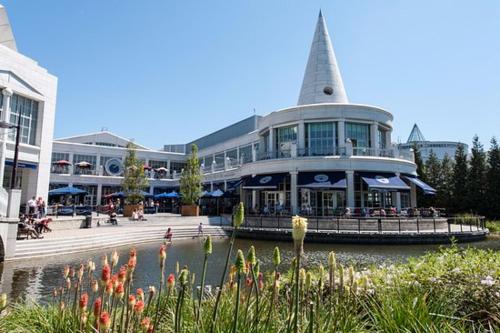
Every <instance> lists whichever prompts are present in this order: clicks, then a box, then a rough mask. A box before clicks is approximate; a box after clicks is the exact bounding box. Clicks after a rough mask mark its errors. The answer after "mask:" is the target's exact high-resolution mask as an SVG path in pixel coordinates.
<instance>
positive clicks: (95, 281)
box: [92, 280, 99, 293]
mask: <svg viewBox="0 0 500 333" xmlns="http://www.w3.org/2000/svg"><path fill="white" fill-rule="evenodd" d="M98 290H99V283H97V280H93V281H92V292H93V293H96V292H97V291H98Z"/></svg>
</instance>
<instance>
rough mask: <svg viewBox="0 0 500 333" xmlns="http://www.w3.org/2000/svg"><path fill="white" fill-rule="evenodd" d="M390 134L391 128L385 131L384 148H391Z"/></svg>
mask: <svg viewBox="0 0 500 333" xmlns="http://www.w3.org/2000/svg"><path fill="white" fill-rule="evenodd" d="M391 135H392V129H391V130H388V131H385V144H386V145H387V146H386V147H385V148H392V142H391V140H392V139H391Z"/></svg>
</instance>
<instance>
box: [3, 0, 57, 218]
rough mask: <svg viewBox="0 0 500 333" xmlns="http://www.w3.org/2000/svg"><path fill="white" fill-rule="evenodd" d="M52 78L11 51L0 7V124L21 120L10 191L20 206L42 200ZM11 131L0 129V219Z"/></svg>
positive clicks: (12, 45) (13, 46)
mask: <svg viewBox="0 0 500 333" xmlns="http://www.w3.org/2000/svg"><path fill="white" fill-rule="evenodd" d="M56 94H57V78H56V77H55V76H54V75H52V74H50V73H49V72H48V71H47V70H46V69H45V68H43V67H41V66H40V65H39V64H38V63H37V62H36V61H35V60H33V59H31V58H28V57H27V56H25V55H23V54H21V53H20V52H19V51H18V50H17V46H16V41H15V38H14V35H13V33H12V29H11V26H10V23H9V19H8V17H7V13H6V10H5V8H4V7H3V6H2V5H0V121H2V122H7V123H11V124H14V125H16V124H17V123H18V120H19V117H21V123H20V125H21V132H20V134H21V136H20V146H19V164H18V172H17V177H16V187H18V188H21V189H22V192H21V202H26V201H27V200H28V198H30V197H32V196H41V197H43V198H45V199H46V198H47V191H48V187H49V176H50V168H51V161H50V156H51V152H52V139H53V132H54V117H55V110H56ZM15 137H16V130H15V129H3V128H0V142H1V147H0V154H1V156H0V179H2V185H3V187H2V188H1V189H0V215H2V216H5V213H6V205H7V201H8V199H7V191H6V189H8V188H9V187H10V184H11V175H12V164H13V158H14V148H15Z"/></svg>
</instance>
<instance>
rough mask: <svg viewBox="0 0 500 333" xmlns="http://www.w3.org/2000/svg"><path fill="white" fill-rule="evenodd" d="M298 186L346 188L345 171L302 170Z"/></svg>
mask: <svg viewBox="0 0 500 333" xmlns="http://www.w3.org/2000/svg"><path fill="white" fill-rule="evenodd" d="M297 187H304V188H326V189H342V190H344V189H346V188H347V182H346V180H345V172H300V173H299V178H298V180H297Z"/></svg>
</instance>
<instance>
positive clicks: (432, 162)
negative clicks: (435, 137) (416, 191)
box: [423, 149, 441, 206]
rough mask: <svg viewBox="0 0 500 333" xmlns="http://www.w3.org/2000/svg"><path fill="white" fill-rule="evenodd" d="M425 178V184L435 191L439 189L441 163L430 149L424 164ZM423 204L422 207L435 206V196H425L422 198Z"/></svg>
mask: <svg viewBox="0 0 500 333" xmlns="http://www.w3.org/2000/svg"><path fill="white" fill-rule="evenodd" d="M425 178H426V179H425V180H426V182H427V184H429V185H430V186H432V187H433V188H435V189H436V190H437V189H438V188H439V185H440V181H441V163H440V162H439V159H438V158H437V156H436V154H435V153H434V151H433V150H432V149H431V151H430V153H429V157H428V158H427V161H426V162H425ZM423 204H424V206H435V205H436V198H435V196H430V195H426V196H425V197H424V203H423Z"/></svg>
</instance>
